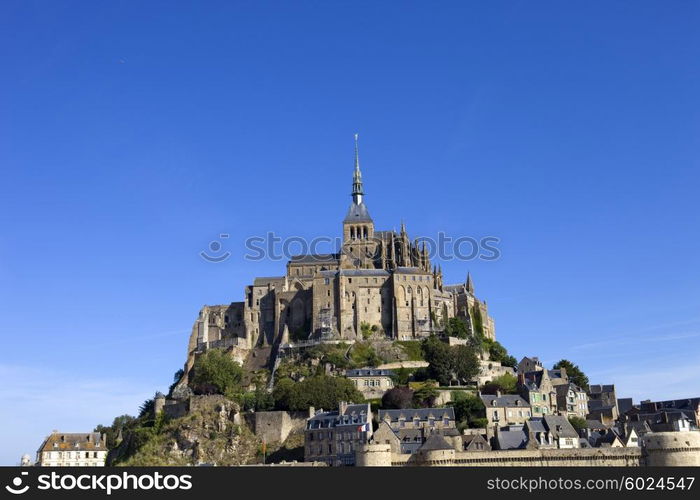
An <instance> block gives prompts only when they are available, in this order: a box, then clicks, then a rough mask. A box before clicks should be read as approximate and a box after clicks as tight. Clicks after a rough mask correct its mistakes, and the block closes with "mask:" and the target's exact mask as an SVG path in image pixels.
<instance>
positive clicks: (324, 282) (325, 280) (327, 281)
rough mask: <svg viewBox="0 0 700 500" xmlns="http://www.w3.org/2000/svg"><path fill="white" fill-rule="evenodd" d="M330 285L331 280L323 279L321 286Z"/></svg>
mask: <svg viewBox="0 0 700 500" xmlns="http://www.w3.org/2000/svg"><path fill="white" fill-rule="evenodd" d="M330 283H331V280H330V279H329V278H325V279H324V280H323V284H324V285H329V284H330Z"/></svg>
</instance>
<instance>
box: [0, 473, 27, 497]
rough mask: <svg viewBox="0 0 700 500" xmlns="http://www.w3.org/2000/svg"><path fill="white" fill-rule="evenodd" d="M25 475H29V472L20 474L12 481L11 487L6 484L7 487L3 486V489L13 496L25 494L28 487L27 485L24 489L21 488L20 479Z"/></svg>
mask: <svg viewBox="0 0 700 500" xmlns="http://www.w3.org/2000/svg"><path fill="white" fill-rule="evenodd" d="M27 475H29V472H21V473H20V475H19V476H17V477H15V478H14V479H12V486H10V485H9V484H8V485H7V486H5V489H6V490H7V491H9V492H10V493H12V494H13V495H21V494H23V493H26V492H27V490H28V489H29V485H28V484H27V485H25V486H24V487H22V482H23V481H22V479H23V477H24V476H27Z"/></svg>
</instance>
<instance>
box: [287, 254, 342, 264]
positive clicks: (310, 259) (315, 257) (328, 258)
mask: <svg viewBox="0 0 700 500" xmlns="http://www.w3.org/2000/svg"><path fill="white" fill-rule="evenodd" d="M290 262H294V263H300V264H315V263H318V262H329V263H336V262H338V254H337V253H310V254H306V255H292V258H291V260H290Z"/></svg>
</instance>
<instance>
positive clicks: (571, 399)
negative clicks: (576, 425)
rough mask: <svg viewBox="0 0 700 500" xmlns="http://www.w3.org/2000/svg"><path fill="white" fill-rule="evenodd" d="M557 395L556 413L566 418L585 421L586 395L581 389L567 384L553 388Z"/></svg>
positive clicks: (571, 383)
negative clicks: (577, 418)
mask: <svg viewBox="0 0 700 500" xmlns="http://www.w3.org/2000/svg"><path fill="white" fill-rule="evenodd" d="M554 389H555V391H556V393H557V411H558V412H559V414H560V415H565V416H566V417H580V418H583V419H585V418H586V415H588V394H586V391H584V390H583V389H582V388H580V387H579V386H577V385H576V384H574V383H573V382H569V383H568V384H561V385H556V386H554Z"/></svg>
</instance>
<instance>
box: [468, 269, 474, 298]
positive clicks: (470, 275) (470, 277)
mask: <svg viewBox="0 0 700 500" xmlns="http://www.w3.org/2000/svg"><path fill="white" fill-rule="evenodd" d="M467 292H469V293H471V294H472V295H474V283H473V282H472V274H471V273H470V272H469V271H467Z"/></svg>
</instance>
